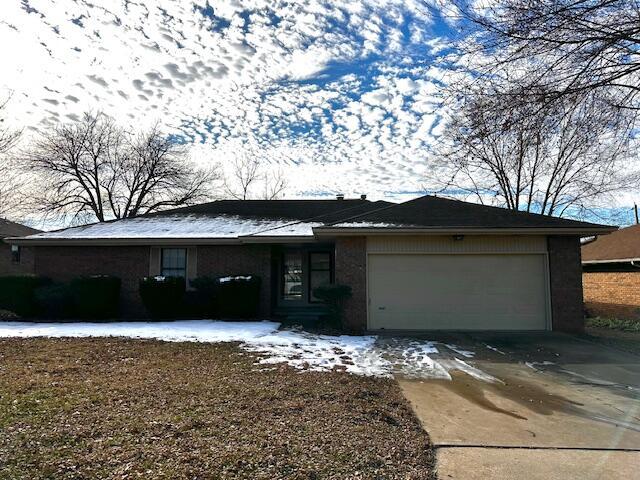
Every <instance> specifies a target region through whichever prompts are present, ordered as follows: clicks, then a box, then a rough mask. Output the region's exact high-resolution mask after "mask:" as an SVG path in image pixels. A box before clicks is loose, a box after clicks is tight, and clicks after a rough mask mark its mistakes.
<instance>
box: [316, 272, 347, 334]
mask: <svg viewBox="0 0 640 480" xmlns="http://www.w3.org/2000/svg"><path fill="white" fill-rule="evenodd" d="M313 295H314V296H315V297H316V298H319V299H320V300H322V301H323V302H324V303H325V304H326V306H327V309H328V310H329V314H328V315H327V317H328V320H329V322H330V323H331V324H332V326H335V327H342V326H343V324H342V319H343V310H344V302H345V301H346V300H347V299H349V298H351V287H350V286H348V285H339V284H334V283H328V284H325V285H320V286H319V287H316V288H314V289H313Z"/></svg>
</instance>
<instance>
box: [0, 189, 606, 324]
mask: <svg viewBox="0 0 640 480" xmlns="http://www.w3.org/2000/svg"><path fill="white" fill-rule="evenodd" d="M613 230H615V228H614V227H609V226H603V225H596V224H590V223H583V222H577V221H572V220H565V219H559V218H554V217H549V216H543V215H536V214H530V213H525V212H514V211H510V210H505V209H501V208H495V207H487V206H482V205H477V204H471V203H466V202H461V201H455V200H447V199H443V198H438V197H433V196H425V197H421V198H418V199H415V200H411V201H408V202H405V203H400V204H394V203H388V202H383V201H378V202H370V201H367V200H366V199H365V198H361V199H357V200H347V199H344V198H343V197H338V198H337V199H335V200H272V201H266V200H264V201H263V200H247V201H241V200H223V201H217V202H212V203H207V204H202V205H197V206H191V207H186V208H180V209H175V210H171V211H166V212H162V213H156V214H151V215H145V216H141V217H137V218H132V219H125V220H119V221H112V222H108V223H103V224H93V225H88V226H82V227H75V228H68V229H65V230H60V231H56V232H48V233H40V234H35V235H30V236H24V237H20V238H10V239H8V240H6V241H7V242H8V243H9V244H11V245H16V246H19V247H20V248H21V249H24V250H27V249H29V250H31V251H32V254H33V256H34V262H35V269H34V270H35V272H36V273H37V274H39V275H44V276H47V277H50V278H52V279H54V280H59V281H65V280H69V279H71V278H72V277H75V276H80V275H89V274H106V275H115V276H118V277H120V278H121V279H122V286H123V288H122V290H123V291H122V312H123V314H124V315H125V316H128V317H131V318H135V317H142V316H144V315H145V312H144V309H143V307H142V304H141V301H140V298H139V295H138V281H139V279H140V278H141V277H144V276H148V275H158V274H165V275H184V276H185V277H186V278H187V279H192V278H194V277H197V276H204V275H207V276H225V275H236V274H238V275H239V274H255V275H259V276H260V277H261V278H262V292H261V315H263V316H264V317H265V318H266V317H275V318H277V317H283V316H299V315H303V314H304V313H305V312H312V311H314V309H317V308H318V303H317V302H316V299H314V298H313V294H312V291H313V288H314V287H315V286H317V285H320V284H323V283H326V282H336V283H340V284H346V285H349V286H351V287H352V289H353V295H352V298H351V299H350V300H349V301H348V302H347V305H346V307H345V321H346V322H347V324H348V326H349V327H350V328H351V329H352V330H354V331H363V330H370V331H381V330H385V331H396V330H397V331H420V330H520V331H529V330H561V331H580V330H582V329H583V304H582V282H581V275H582V268H581V263H580V237H581V236H587V235H598V234H606V233H610V232H611V231H613Z"/></svg>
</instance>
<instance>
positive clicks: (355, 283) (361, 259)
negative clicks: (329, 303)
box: [335, 237, 367, 332]
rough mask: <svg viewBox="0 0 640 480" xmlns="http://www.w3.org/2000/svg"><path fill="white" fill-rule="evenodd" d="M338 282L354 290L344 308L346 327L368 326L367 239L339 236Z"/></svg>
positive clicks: (336, 265) (354, 329)
mask: <svg viewBox="0 0 640 480" xmlns="http://www.w3.org/2000/svg"><path fill="white" fill-rule="evenodd" d="M335 270H336V271H335V275H336V283H339V284H343V285H349V286H350V287H351V288H352V290H353V295H352V297H351V298H350V299H349V300H348V301H347V303H346V305H345V310H344V321H345V324H346V327H347V328H348V329H349V330H352V331H354V332H361V331H363V330H366V328H367V239H366V238H365V237H342V238H341V237H338V238H337V239H336V258H335Z"/></svg>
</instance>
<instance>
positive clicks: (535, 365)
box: [524, 360, 555, 372]
mask: <svg viewBox="0 0 640 480" xmlns="http://www.w3.org/2000/svg"><path fill="white" fill-rule="evenodd" d="M524 364H525V365H526V366H527V367H529V368H530V369H531V370H535V371H536V372H539V371H540V369H539V368H538V366H547V365H555V363H553V362H549V361H548V360H545V361H544V362H524Z"/></svg>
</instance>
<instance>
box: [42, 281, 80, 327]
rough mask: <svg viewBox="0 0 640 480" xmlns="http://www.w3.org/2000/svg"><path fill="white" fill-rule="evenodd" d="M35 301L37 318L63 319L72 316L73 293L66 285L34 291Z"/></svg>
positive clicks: (57, 284)
mask: <svg viewBox="0 0 640 480" xmlns="http://www.w3.org/2000/svg"><path fill="white" fill-rule="evenodd" d="M34 297H35V301H36V304H37V306H38V316H40V317H43V318H47V319H48V318H52V319H63V318H71V317H73V316H74V309H73V292H72V290H71V288H70V286H69V284H67V283H56V284H53V285H48V286H46V287H40V288H38V289H36V291H35V294H34Z"/></svg>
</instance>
